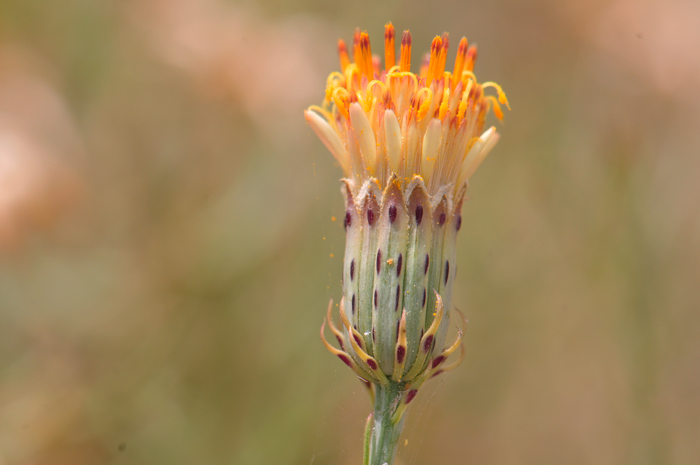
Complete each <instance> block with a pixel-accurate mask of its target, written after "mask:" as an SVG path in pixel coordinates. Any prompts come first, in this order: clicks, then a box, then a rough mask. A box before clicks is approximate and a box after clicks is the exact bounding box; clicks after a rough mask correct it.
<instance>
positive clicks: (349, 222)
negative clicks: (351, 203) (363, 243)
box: [343, 212, 352, 231]
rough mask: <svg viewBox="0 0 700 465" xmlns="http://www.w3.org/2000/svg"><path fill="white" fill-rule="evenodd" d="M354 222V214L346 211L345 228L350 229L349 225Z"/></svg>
mask: <svg viewBox="0 0 700 465" xmlns="http://www.w3.org/2000/svg"><path fill="white" fill-rule="evenodd" d="M351 224H352V215H350V212H345V224H344V225H343V226H345V230H346V231H347V230H348V227H350V225H351Z"/></svg>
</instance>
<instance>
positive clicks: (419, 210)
mask: <svg viewBox="0 0 700 465" xmlns="http://www.w3.org/2000/svg"><path fill="white" fill-rule="evenodd" d="M421 221H423V206H422V205H418V206H417V207H416V224H418V225H420V223H421Z"/></svg>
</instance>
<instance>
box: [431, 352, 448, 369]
mask: <svg viewBox="0 0 700 465" xmlns="http://www.w3.org/2000/svg"><path fill="white" fill-rule="evenodd" d="M443 361H445V357H444V356H442V355H439V356H437V357H435V358H434V359H433V368H435V367H436V366H438V365H440V364H441V363H442V362H443Z"/></svg>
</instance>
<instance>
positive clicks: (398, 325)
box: [396, 320, 401, 339]
mask: <svg viewBox="0 0 700 465" xmlns="http://www.w3.org/2000/svg"><path fill="white" fill-rule="evenodd" d="M399 328H401V320H399V321H397V322H396V339H398V338H399Z"/></svg>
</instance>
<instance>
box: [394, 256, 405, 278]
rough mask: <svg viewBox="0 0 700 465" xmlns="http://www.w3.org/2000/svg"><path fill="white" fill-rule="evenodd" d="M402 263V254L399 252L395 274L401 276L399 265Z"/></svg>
mask: <svg viewBox="0 0 700 465" xmlns="http://www.w3.org/2000/svg"><path fill="white" fill-rule="evenodd" d="M402 265H403V254H399V259H398V260H397V262H396V276H397V277H399V276H401V266H402Z"/></svg>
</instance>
